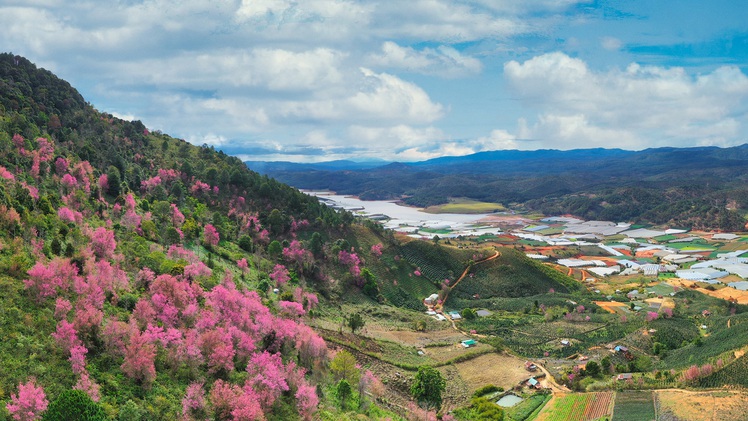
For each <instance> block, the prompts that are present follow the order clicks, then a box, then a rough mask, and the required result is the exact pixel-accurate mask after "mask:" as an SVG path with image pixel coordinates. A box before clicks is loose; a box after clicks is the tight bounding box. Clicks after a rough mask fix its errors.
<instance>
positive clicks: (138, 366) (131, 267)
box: [0, 54, 397, 420]
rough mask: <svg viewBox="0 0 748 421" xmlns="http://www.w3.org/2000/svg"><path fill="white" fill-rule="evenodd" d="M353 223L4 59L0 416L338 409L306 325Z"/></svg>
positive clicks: (352, 262) (344, 263) (243, 414)
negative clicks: (96, 106) (99, 108)
mask: <svg viewBox="0 0 748 421" xmlns="http://www.w3.org/2000/svg"><path fill="white" fill-rule="evenodd" d="M352 221H353V218H352V216H351V215H350V214H349V213H345V212H343V213H339V212H336V211H334V210H332V209H329V208H327V207H326V206H323V205H321V204H320V203H319V202H318V201H317V200H316V199H314V198H311V197H309V196H307V195H304V194H301V193H300V192H298V191H297V190H296V189H293V188H290V187H288V186H286V185H284V184H281V183H278V182H276V181H275V180H273V179H270V178H268V177H264V176H260V175H259V174H257V173H255V172H253V171H251V170H249V169H248V168H247V167H246V166H245V165H244V164H243V163H242V162H241V161H239V160H238V159H236V158H233V157H230V156H227V155H226V154H224V153H223V152H221V151H216V150H215V149H213V148H212V147H207V146H203V147H196V146H193V145H191V144H189V143H187V142H185V141H183V140H180V139H174V138H172V137H170V136H168V135H165V134H162V133H159V132H152V131H149V130H148V129H147V128H146V127H144V125H143V124H142V123H140V122H138V121H135V122H129V121H123V120H120V119H118V118H115V117H113V116H111V115H109V114H106V113H100V112H98V111H97V110H95V109H94V108H93V107H92V106H91V105H89V104H87V103H86V102H85V101H84V100H83V98H82V97H81V95H80V94H79V93H78V92H77V91H75V89H73V88H72V87H71V86H70V85H69V84H67V83H66V82H64V81H62V80H60V79H58V78H57V77H55V76H54V75H53V74H51V73H50V72H48V71H45V70H43V69H37V68H36V67H35V66H34V65H33V64H32V63H30V62H29V61H28V60H26V59H24V58H22V57H18V56H13V55H11V54H0V292H1V295H0V332H1V333H2V336H3V341H1V342H0V400H3V401H4V404H3V405H2V406H0V419H9V418H10V417H11V416H12V417H17V416H20V415H19V413H20V412H19V411H22V413H23V414H24V415H23V416H24V417H26V416H28V414H29V413H31V414H32V415H31V417H32V418H34V419H36V414H38V413H41V412H42V410H43V407H44V406H46V403H49V410H48V411H47V412H46V413H45V417H57V418H54V419H68V418H69V417H70V416H72V415H70V414H71V413H70V412H65V411H70V410H72V409H71V408H72V407H71V406H70V405H72V402H73V401H75V402H78V403H77V404H76V405H81V408H82V407H89V410H86V411H92V412H89V413H91V414H93V413H97V414H99V415H97V417H99V418H96V417H94V418H91V419H100V417H101V416H103V417H104V418H107V419H121V420H125V419H127V420H156V419H206V418H210V419H268V420H294V419H316V418H320V417H321V418H325V419H340V412H339V411H340V409H339V408H340V405H338V404H337V403H336V402H335V401H334V400H331V399H328V398H326V396H327V395H328V393H331V390H332V388H333V383H332V381H333V380H332V379H331V378H330V377H329V376H328V349H327V347H326V344H325V342H324V341H323V340H322V339H321V337H320V336H319V335H318V334H317V333H315V332H314V331H313V330H312V329H311V328H309V327H308V326H307V323H308V322H309V321H310V320H312V318H313V317H314V314H315V307H316V306H318V305H319V304H318V302H319V301H320V298H322V299H323V300H324V298H323V297H324V295H325V294H328V295H329V294H333V295H334V294H340V292H341V291H345V290H346V289H347V288H351V287H352V288H357V286H356V284H357V282H358V280H359V279H360V278H361V275H360V274H361V271H362V267H363V266H364V264H365V263H364V262H363V260H364V256H365V255H367V253H368V251H367V250H362V249H361V247H363V245H362V244H358V243H357V242H356V241H354V242H353V245H352V246H351V244H350V243H346V241H347V240H345V239H346V237H348V238H351V239H354V238H358V237H357V236H356V235H355V234H354V233H352V231H351V230H352V226H351V222H352ZM356 229H357V230H360V232H361V233H366V232H368V231H367V230H368V228H365V227H360V226H357V227H356ZM378 235H379V234H369V237H366V238H373V239H378V238H379V237H378ZM364 237H365V236H364ZM364 237H362V238H364ZM377 243H378V244H380V245H381V241H379V240H378V241H377ZM371 245H372V244H366V246H367V247H370V246H371ZM359 254H360V255H361V257H359ZM333 279H334V280H335V281H334V282H333ZM274 288H277V292H274V291H273V289H274ZM317 293H320V298H318V295H317ZM356 386H358V385H356ZM362 387H364V386H362ZM72 389H79V390H82V391H83V392H85V393H83V394H80V395H71V394H70V393H71V390H72ZM358 390H359V389H358V388H357V392H356V393H355V396H356V399H359V400H360V401H361V402H362V407H363V402H364V400H366V398H365V396H366V395H364V394H363V392H365V391H366V389H365V388H364V389H360V392H361V393H359V391H358ZM42 391H43V392H42ZM69 399H73V401H71V400H69ZM5 403H7V405H5ZM91 408H93V409H91ZM366 408H368V409H366V411H374V412H373V413H378V414H380V415H381V416H390V417H394V418H395V419H396V418H397V416H396V415H394V414H391V413H389V412H387V411H384V410H381V409H379V408H378V407H376V405H373V403H372V405H366ZM80 411H83V409H80ZM65 414H67V415H65ZM102 414H103V415H102ZM24 419H25V418H24ZM50 419H52V418H50Z"/></svg>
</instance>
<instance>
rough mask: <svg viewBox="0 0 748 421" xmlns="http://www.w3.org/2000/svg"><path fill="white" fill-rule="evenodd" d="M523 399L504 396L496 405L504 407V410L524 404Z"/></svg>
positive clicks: (514, 396) (515, 396)
mask: <svg viewBox="0 0 748 421" xmlns="http://www.w3.org/2000/svg"><path fill="white" fill-rule="evenodd" d="M522 401H523V399H522V398H520V397H519V396H517V395H511V394H510V395H504V396H503V397H502V398H501V399H499V400H498V402H496V405H499V406H503V407H504V408H509V407H512V406H514V405H516V404H518V403H520V402H522Z"/></svg>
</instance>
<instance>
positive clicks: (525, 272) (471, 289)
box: [447, 247, 581, 308]
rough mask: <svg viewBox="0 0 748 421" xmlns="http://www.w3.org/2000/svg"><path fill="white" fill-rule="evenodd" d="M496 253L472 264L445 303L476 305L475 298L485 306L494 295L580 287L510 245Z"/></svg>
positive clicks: (459, 306) (518, 296)
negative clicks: (468, 271) (495, 256)
mask: <svg viewBox="0 0 748 421" xmlns="http://www.w3.org/2000/svg"><path fill="white" fill-rule="evenodd" d="M498 251H499V253H500V255H499V257H498V258H496V259H493V260H489V261H486V262H483V263H479V264H475V265H474V266H473V268H472V269H471V270H470V273H469V275H468V276H467V277H465V279H463V280H462V281H461V282H460V283H459V284H457V285H456V286H455V287H454V288H453V289H452V292H451V293H450V295H449V301H448V303H447V304H448V305H450V306H452V307H457V308H463V307H466V306H469V307H475V306H476V301H478V302H479V303H480V305H484V306H486V307H488V308H492V307H495V306H494V305H492V304H491V303H492V299H494V298H522V297H531V296H534V295H538V294H545V293H548V292H549V291H551V290H553V291H555V292H558V293H568V292H575V291H580V290H581V287H580V285H579V283H578V282H577V281H575V280H573V279H571V278H569V277H567V276H565V275H563V274H561V273H560V272H558V271H555V270H553V269H552V268H550V267H548V266H545V265H543V264H541V263H537V262H535V261H533V260H532V259H530V258H528V257H527V256H525V255H524V254H523V253H521V252H519V251H517V250H515V249H513V248H509V247H500V248H498Z"/></svg>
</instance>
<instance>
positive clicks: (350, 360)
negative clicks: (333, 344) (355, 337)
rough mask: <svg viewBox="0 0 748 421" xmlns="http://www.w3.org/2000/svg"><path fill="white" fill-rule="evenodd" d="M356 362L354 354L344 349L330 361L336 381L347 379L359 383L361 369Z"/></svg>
mask: <svg viewBox="0 0 748 421" xmlns="http://www.w3.org/2000/svg"><path fill="white" fill-rule="evenodd" d="M356 364H357V363H356V358H355V357H354V356H353V354H351V353H350V352H348V351H346V350H345V349H342V350H340V351H338V352H337V353H336V354H335V357H333V359H332V360H331V361H330V372H331V373H332V375H333V378H334V379H335V380H336V381H339V380H342V379H345V380H348V383H350V384H358V380H359V379H358V376H359V370H358V368H357V367H356Z"/></svg>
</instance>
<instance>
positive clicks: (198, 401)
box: [182, 383, 206, 420]
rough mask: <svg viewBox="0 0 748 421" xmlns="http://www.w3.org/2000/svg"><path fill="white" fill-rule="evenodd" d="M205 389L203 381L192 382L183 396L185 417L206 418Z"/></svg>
mask: <svg viewBox="0 0 748 421" xmlns="http://www.w3.org/2000/svg"><path fill="white" fill-rule="evenodd" d="M205 415H206V411H205V389H203V384H202V383H191V384H190V385H189V386H187V390H186V391H185V393H184V398H182V416H184V418H185V419H190V420H192V419H195V420H200V419H205V418H206V417H205Z"/></svg>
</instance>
